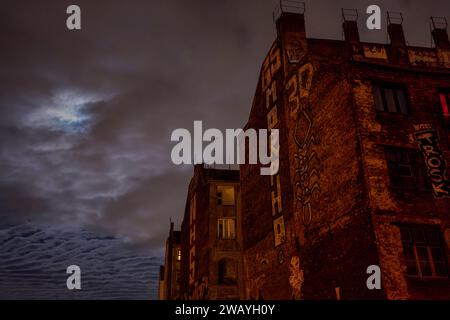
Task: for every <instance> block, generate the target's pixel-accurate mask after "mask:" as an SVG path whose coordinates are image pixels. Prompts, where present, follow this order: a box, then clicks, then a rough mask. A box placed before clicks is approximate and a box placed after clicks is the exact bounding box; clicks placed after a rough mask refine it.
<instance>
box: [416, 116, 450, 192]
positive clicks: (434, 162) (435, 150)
mask: <svg viewBox="0 0 450 320" xmlns="http://www.w3.org/2000/svg"><path fill="white" fill-rule="evenodd" d="M414 136H415V137H416V140H417V143H418V144H419V147H420V150H421V151H422V154H423V156H424V158H425V163H426V166H427V171H428V176H429V178H430V181H431V186H432V188H433V195H434V196H435V197H436V198H442V197H450V181H449V180H448V179H447V176H446V170H447V164H446V162H445V159H444V156H443V154H442V151H441V148H440V146H439V138H438V134H437V132H436V130H433V128H432V127H431V126H430V125H420V126H416V127H415V133H414Z"/></svg>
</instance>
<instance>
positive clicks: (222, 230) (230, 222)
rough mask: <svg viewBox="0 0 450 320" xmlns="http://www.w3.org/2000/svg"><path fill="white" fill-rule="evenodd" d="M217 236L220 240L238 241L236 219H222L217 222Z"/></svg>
mask: <svg viewBox="0 0 450 320" xmlns="http://www.w3.org/2000/svg"><path fill="white" fill-rule="evenodd" d="M217 232H218V234H217V236H218V238H219V239H220V240H232V239H236V223H235V219H232V218H222V219H218V222H217Z"/></svg>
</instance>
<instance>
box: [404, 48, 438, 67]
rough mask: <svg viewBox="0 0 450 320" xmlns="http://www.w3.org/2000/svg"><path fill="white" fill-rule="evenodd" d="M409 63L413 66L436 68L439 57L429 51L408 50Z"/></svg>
mask: <svg viewBox="0 0 450 320" xmlns="http://www.w3.org/2000/svg"><path fill="white" fill-rule="evenodd" d="M408 54H409V61H411V64H412V65H413V66H426V67H434V66H436V65H437V60H438V59H437V55H436V52H434V51H429V50H412V49H409V50H408Z"/></svg>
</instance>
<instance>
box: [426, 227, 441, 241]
mask: <svg viewBox="0 0 450 320" xmlns="http://www.w3.org/2000/svg"><path fill="white" fill-rule="evenodd" d="M427 239H428V243H430V244H441V235H440V233H439V230H427Z"/></svg>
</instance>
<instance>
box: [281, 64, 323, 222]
mask: <svg viewBox="0 0 450 320" xmlns="http://www.w3.org/2000/svg"><path fill="white" fill-rule="evenodd" d="M313 75H314V67H313V65H312V64H311V63H307V64H305V65H303V66H302V67H301V68H300V69H299V71H298V73H297V74H294V75H293V76H292V77H291V78H290V80H289V81H288V82H287V86H286V89H287V91H288V92H290V94H289V96H288V108H289V114H290V115H291V117H296V123H295V129H294V142H295V144H296V151H295V153H294V161H295V165H294V167H295V175H294V185H295V189H294V193H295V199H296V204H295V207H296V213H297V214H300V215H301V217H302V221H303V224H304V225H305V226H309V224H310V223H311V221H312V218H313V209H312V205H311V199H312V197H313V195H314V194H315V193H320V192H321V190H320V185H319V169H318V163H319V161H318V156H317V153H316V151H315V150H314V146H315V145H317V143H318V138H317V136H316V135H315V134H314V133H313V121H312V118H311V115H310V110H309V108H310V107H309V104H308V103H307V102H305V103H301V101H302V100H306V98H308V96H309V92H310V89H311V84H312V79H313Z"/></svg>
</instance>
